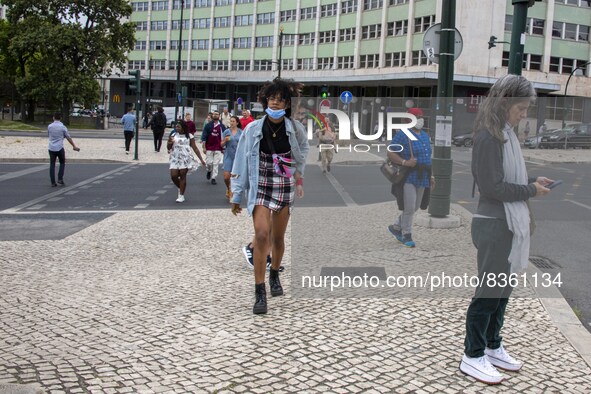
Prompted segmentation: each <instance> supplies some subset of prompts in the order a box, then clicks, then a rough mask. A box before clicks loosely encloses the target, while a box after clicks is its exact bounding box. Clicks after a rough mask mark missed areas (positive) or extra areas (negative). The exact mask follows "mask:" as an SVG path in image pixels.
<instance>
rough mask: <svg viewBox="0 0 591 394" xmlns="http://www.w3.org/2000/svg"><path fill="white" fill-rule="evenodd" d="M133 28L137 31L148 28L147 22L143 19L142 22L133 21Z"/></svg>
mask: <svg viewBox="0 0 591 394" xmlns="http://www.w3.org/2000/svg"><path fill="white" fill-rule="evenodd" d="M135 29H136V30H137V31H140V30H148V22H147V21H144V22H135Z"/></svg>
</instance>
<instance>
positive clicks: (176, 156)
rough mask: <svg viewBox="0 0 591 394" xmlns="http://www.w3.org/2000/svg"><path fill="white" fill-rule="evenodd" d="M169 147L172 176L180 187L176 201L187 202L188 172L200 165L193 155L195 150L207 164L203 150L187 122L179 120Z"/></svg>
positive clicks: (201, 160) (173, 180) (202, 162)
mask: <svg viewBox="0 0 591 394" xmlns="http://www.w3.org/2000/svg"><path fill="white" fill-rule="evenodd" d="M167 148H168V151H169V152H170V158H169V162H170V177H171V179H172V182H173V183H174V184H175V185H176V187H177V188H178V189H179V192H178V196H177V199H176V202H179V203H181V202H185V190H186V188H187V174H188V173H189V172H193V171H195V170H196V169H197V167H199V164H198V163H197V161H196V160H195V157H194V156H193V153H192V152H191V150H193V152H195V154H196V155H197V157H198V158H199V161H200V162H201V164H202V165H203V166H205V161H204V160H203V157H202V156H201V152H199V149H198V148H197V145H196V144H195V137H194V136H193V134H191V133H189V131H188V128H187V123H185V121H183V120H179V121H178V122H177V124H176V126H175V129H174V131H173V132H172V133H170V136H169V137H168V141H167Z"/></svg>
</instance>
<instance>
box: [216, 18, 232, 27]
mask: <svg viewBox="0 0 591 394" xmlns="http://www.w3.org/2000/svg"><path fill="white" fill-rule="evenodd" d="M231 21H232V19H231V17H230V16H221V17H217V18H213V27H229V26H230V24H231Z"/></svg>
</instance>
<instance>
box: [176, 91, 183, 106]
mask: <svg viewBox="0 0 591 394" xmlns="http://www.w3.org/2000/svg"><path fill="white" fill-rule="evenodd" d="M176 99H177V100H178V101H179V104H180V103H181V102H182V101H183V95H182V94H180V93H178V94H177V96H176Z"/></svg>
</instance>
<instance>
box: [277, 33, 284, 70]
mask: <svg viewBox="0 0 591 394" xmlns="http://www.w3.org/2000/svg"><path fill="white" fill-rule="evenodd" d="M282 48H283V26H281V27H280V28H279V61H278V67H279V72H278V73H277V77H278V78H281V68H282V64H281V49H282Z"/></svg>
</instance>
